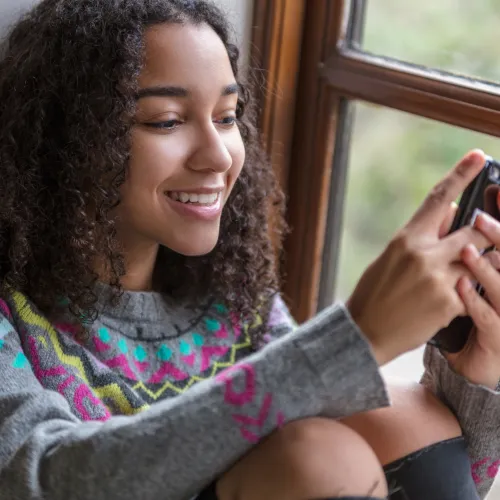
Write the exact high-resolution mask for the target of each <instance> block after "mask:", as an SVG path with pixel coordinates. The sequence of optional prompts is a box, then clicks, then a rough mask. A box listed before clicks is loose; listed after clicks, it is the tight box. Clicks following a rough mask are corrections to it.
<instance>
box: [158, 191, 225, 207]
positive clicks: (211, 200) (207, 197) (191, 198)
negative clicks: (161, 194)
mask: <svg viewBox="0 0 500 500" xmlns="http://www.w3.org/2000/svg"><path fill="white" fill-rule="evenodd" d="M166 195H167V196H168V197H169V198H171V199H172V200H174V201H178V202H180V203H185V204H188V203H189V204H196V205H204V206H211V205H215V204H216V203H217V201H218V200H219V198H220V196H221V193H220V191H219V192H214V193H189V192H186V191H168V192H167V193H166Z"/></svg>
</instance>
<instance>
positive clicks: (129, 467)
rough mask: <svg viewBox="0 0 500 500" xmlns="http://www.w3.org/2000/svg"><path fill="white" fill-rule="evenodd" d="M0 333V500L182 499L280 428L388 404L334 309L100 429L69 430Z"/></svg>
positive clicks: (347, 323) (71, 425)
mask: <svg viewBox="0 0 500 500" xmlns="http://www.w3.org/2000/svg"><path fill="white" fill-rule="evenodd" d="M1 321H2V322H1V325H0V326H1V327H2V328H3V329H2V330H0V331H1V332H2V333H1V336H0V338H1V349H0V376H1V380H2V383H1V384H0V499H1V500H13V499H15V500H42V499H45V500H63V499H64V500H67V499H69V498H71V499H72V500H91V499H92V500H115V499H116V500H118V499H120V500H135V499H137V498H140V499H142V500H158V499H168V500H184V499H189V498H191V497H192V496H193V495H195V494H196V493H197V492H199V491H201V490H202V489H203V488H204V487H205V486H206V485H207V484H209V483H210V482H211V481H212V480H213V479H215V478H217V477H218V476H219V475H220V474H221V473H222V472H224V471H225V470H226V469H227V468H229V467H230V466H231V465H232V464H233V463H234V462H235V461H236V460H237V459H238V458H240V457H241V456H242V455H243V454H244V453H246V452H247V451H248V450H249V449H250V448H251V447H252V446H254V445H255V444H256V443H257V442H258V441H259V440H260V439H261V438H263V437H264V436H266V435H268V434H269V433H271V432H272V431H273V430H275V429H276V428H277V427H278V426H280V425H283V424H284V423H286V422H289V421H292V420H296V419H300V418H305V417H309V416H326V417H331V418H340V417H345V416H347V415H350V414H352V413H356V412H360V411H365V410H370V409H373V408H378V407H381V406H385V405H387V404H388V398H387V394H386V390H385V387H384V384H383V381H382V379H381V376H380V374H379V370H378V366H377V364H376V362H375V360H374V358H373V356H372V354H371V351H370V349H369V346H368V344H367V342H366V341H365V340H364V338H363V336H362V335H361V333H360V332H359V331H358V329H357V327H356V326H355V325H354V324H353V323H352V321H351V320H350V318H349V315H348V313H347V311H346V310H345V309H344V308H343V307H342V306H335V307H331V308H329V309H327V310H326V311H324V312H323V313H322V314H320V315H318V316H317V317H315V318H313V319H312V320H311V321H309V322H308V323H306V324H304V325H302V326H301V327H298V328H297V329H296V330H295V331H294V332H293V333H290V334H288V335H284V336H282V337H281V338H279V339H278V340H276V341H275V342H272V343H270V344H268V345H267V346H265V347H264V348H263V349H262V350H260V351H259V352H257V353H255V354H254V355H252V356H250V357H248V358H246V359H245V360H244V361H243V362H241V363H239V364H237V365H235V366H233V367H232V368H230V369H228V370H227V371H226V372H222V374H220V375H219V376H217V377H216V378H214V379H210V380H206V381H203V382H200V383H198V384H197V385H195V386H193V387H192V388H191V389H190V390H189V391H187V392H185V393H183V394H182V395H179V396H178V397H175V398H171V399H168V400H164V401H162V402H159V403H157V404H154V405H153V406H152V407H151V408H150V409H149V410H146V411H144V412H142V413H139V414H137V415H134V416H115V417H111V418H110V419H109V420H107V421H106V422H81V421H79V420H78V419H77V418H76V417H75V416H74V414H73V413H72V411H71V404H70V403H71V402H68V401H66V399H64V397H63V396H62V395H61V394H59V393H56V392H53V391H48V390H45V389H44V388H43V387H42V386H41V385H40V384H39V383H38V380H37V378H36V376H35V372H36V369H37V367H35V366H30V365H29V362H27V359H26V356H25V355H24V354H23V350H22V346H21V342H20V337H19V335H18V332H16V331H15V329H14V328H13V327H12V325H11V324H10V323H9V321H8V320H7V319H6V318H5V317H3V318H2V319H1ZM28 327H29V326H28Z"/></svg>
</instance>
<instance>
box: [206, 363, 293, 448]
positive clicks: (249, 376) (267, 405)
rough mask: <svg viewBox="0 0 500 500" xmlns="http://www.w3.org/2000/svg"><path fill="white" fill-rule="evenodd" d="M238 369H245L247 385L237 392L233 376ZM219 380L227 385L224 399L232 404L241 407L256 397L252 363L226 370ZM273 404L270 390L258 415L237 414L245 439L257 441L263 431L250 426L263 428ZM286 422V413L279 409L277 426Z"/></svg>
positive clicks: (236, 419)
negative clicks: (256, 430)
mask: <svg viewBox="0 0 500 500" xmlns="http://www.w3.org/2000/svg"><path fill="white" fill-rule="evenodd" d="M238 371H240V372H241V371H243V372H244V374H245V387H244V389H243V391H241V392H236V391H235V390H234V387H233V378H234V376H235V373H236V372H238ZM216 379H217V380H219V381H221V382H223V383H224V385H225V391H224V401H225V402H226V403H227V404H230V405H232V406H238V407H241V406H243V405H245V404H247V403H251V402H253V401H254V399H255V395H256V390H255V385H256V384H255V369H254V367H253V366H252V365H250V364H245V363H242V364H239V365H235V366H232V367H231V368H228V369H227V370H224V371H223V372H222V373H220V374H219V375H218V376H217V377H216ZM272 404H273V395H272V394H271V393H270V392H268V393H266V395H265V396H264V401H263V402H262V404H261V406H260V409H259V411H258V415H257V417H252V416H250V415H242V414H235V415H233V419H234V421H235V422H236V423H238V424H240V426H241V427H240V432H241V435H242V436H243V438H244V439H246V440H247V441H249V442H250V443H252V444H255V443H257V442H258V441H259V440H260V438H261V434H262V431H261V432H260V433H258V432H254V431H252V430H250V429H249V428H248V427H257V429H258V430H261V429H262V428H263V427H264V424H265V423H266V421H267V420H268V418H269V414H270V411H271V407H272ZM284 424H285V415H284V414H283V412H281V411H279V412H278V413H277V415H276V426H277V427H278V428H279V427H282V426H283V425H284Z"/></svg>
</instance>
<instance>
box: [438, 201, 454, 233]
mask: <svg viewBox="0 0 500 500" xmlns="http://www.w3.org/2000/svg"><path fill="white" fill-rule="evenodd" d="M457 210H458V205H457V204H456V203H455V202H454V201H452V202H451V204H450V208H449V209H448V213H447V214H446V216H445V218H444V220H443V222H442V223H441V226H440V228H439V238H444V237H445V236H446V235H447V234H448V233H449V232H450V229H451V225H452V224H453V219H454V218H455V214H456V213H457Z"/></svg>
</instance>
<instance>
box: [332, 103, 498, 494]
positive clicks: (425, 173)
mask: <svg viewBox="0 0 500 500" xmlns="http://www.w3.org/2000/svg"><path fill="white" fill-rule="evenodd" d="M353 106H355V110H354V111H355V117H354V118H355V119H354V127H353V133H352V140H351V151H350V159H349V165H348V172H347V186H346V193H345V207H344V220H343V228H342V237H341V245H340V256H339V263H338V272H337V283H336V285H337V286H336V298H337V299H340V300H345V299H347V298H348V296H349V294H350V293H351V292H352V290H353V288H354V286H355V285H356V283H357V281H358V280H359V278H360V276H361V274H362V272H363V271H364V270H365V269H366V267H367V266H368V265H369V264H370V262H371V261H372V260H373V259H374V258H375V257H377V256H378V255H379V254H380V252H382V250H383V249H384V248H385V246H386V244H387V243H388V241H389V239H390V238H391V236H392V235H393V234H394V232H395V231H397V230H398V229H399V228H400V227H401V226H402V225H403V224H404V223H406V222H407V220H408V219H409V217H410V216H411V215H412V214H413V213H414V211H415V210H416V208H417V207H418V206H419V205H420V203H421V202H422V200H423V199H424V197H425V195H426V194H427V193H428V191H429V189H430V188H431V187H432V186H433V185H434V183H435V182H436V181H437V180H438V179H440V178H441V176H442V175H443V174H445V173H446V172H447V171H448V170H449V169H450V168H451V167H452V166H453V165H454V164H455V163H456V162H457V161H458V160H459V159H460V158H461V157H462V156H463V155H464V154H465V153H466V152H467V151H468V150H469V149H473V148H481V149H483V150H484V151H485V152H486V153H487V154H490V155H491V156H493V157H496V158H500V139H497V138H494V137H490V136H487V135H483V134H478V133H476V132H471V131H470V130H465V129H461V128H458V127H452V126H450V125H447V124H444V123H440V122H435V121H432V120H428V119H426V118H421V117H418V116H415V115H410V114H407V113H403V112H400V111H395V110H392V109H389V108H384V107H378V106H373V105H369V104H365V103H362V102H356V103H354V104H353ZM422 353H423V349H418V350H417V351H414V352H412V353H409V354H405V355H404V356H401V357H399V358H398V359H396V360H395V361H393V362H392V363H389V364H388V365H386V366H385V367H384V369H383V372H384V373H385V374H386V375H393V376H397V377H404V378H406V379H412V380H419V378H420V376H421V374H422V371H423V364H422ZM498 489H499V491H498V496H493V497H492V498H498V499H500V484H499V486H498Z"/></svg>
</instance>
